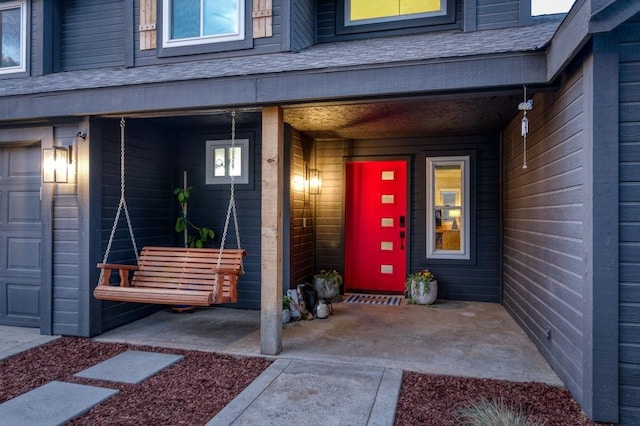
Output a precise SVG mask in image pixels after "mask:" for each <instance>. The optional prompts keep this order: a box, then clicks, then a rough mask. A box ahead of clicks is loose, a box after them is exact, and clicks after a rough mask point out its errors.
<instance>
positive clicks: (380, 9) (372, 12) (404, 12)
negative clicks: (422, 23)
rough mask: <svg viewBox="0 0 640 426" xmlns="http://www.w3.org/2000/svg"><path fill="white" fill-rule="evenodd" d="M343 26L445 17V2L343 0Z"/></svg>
mask: <svg viewBox="0 0 640 426" xmlns="http://www.w3.org/2000/svg"><path fill="white" fill-rule="evenodd" d="M344 7H345V22H344V24H345V26H351V25H366V24H377V23H383V22H390V21H399V20H407V19H418V18H432V17H438V16H445V15H447V1H446V0H344Z"/></svg>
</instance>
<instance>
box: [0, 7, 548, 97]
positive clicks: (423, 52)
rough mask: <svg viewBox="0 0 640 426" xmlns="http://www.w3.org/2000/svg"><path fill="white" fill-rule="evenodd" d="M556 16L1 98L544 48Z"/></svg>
mask: <svg viewBox="0 0 640 426" xmlns="http://www.w3.org/2000/svg"><path fill="white" fill-rule="evenodd" d="M560 22H561V16H551V17H545V18H537V19H534V25H531V26H527V27H513V28H505V29H497V30H485V31H475V32H466V33H465V32H460V31H448V32H433V33H426V34H419V35H410V36H400V37H389V38H375V39H366V40H357V41H349V42H336V43H326V44H319V45H315V46H312V47H310V48H308V49H306V50H303V51H301V52H298V53H290V52H284V53H272V54H264V55H252V56H244V57H237V58H226V59H213V60H204V61H194V62H182V63H174V64H164V65H150V66H144V67H134V68H101V69H90V70H82V71H69V72H62V73H56V74H49V75H44V76H37V77H26V78H16V79H5V80H0V96H2V97H4V96H18V95H30V94H37V93H48V92H59V91H69V90H81V89H92V88H105V87H116V86H125V85H138V84H147V83H159V82H173V81H185V80H195V79H209V78H223V77H233V76H249V75H261V74H270V73H280V72H296V71H313V70H327V69H340V68H345V67H376V66H380V65H386V64H402V63H412V62H420V61H430V60H439V59H441V60H446V59H449V58H451V59H453V58H461V57H469V56H476V55H499V54H505V53H514V52H528V51H537V50H539V49H542V48H544V47H545V46H546V45H547V44H548V43H549V41H550V40H551V38H552V37H553V35H554V33H555V31H556V30H557V28H558V26H559V25H560Z"/></svg>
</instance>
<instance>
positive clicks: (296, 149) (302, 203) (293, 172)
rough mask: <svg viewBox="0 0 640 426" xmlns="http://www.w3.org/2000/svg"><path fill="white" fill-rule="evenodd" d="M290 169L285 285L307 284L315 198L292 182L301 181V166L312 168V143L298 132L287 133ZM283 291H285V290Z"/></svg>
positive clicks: (311, 257)
mask: <svg viewBox="0 0 640 426" xmlns="http://www.w3.org/2000/svg"><path fill="white" fill-rule="evenodd" d="M290 151H291V154H290V155H291V159H290V164H291V169H290V173H289V177H290V184H289V194H290V199H289V206H290V207H289V229H290V237H289V257H290V262H289V277H290V278H289V285H290V286H291V287H294V286H296V285H297V284H302V283H304V282H310V279H311V276H312V275H313V274H314V273H315V272H316V271H314V270H313V268H314V252H313V238H314V229H315V220H314V208H315V197H316V196H315V195H310V194H309V193H308V190H307V189H306V188H299V187H298V186H299V184H298V185H296V181H297V180H300V179H304V176H305V163H306V164H307V167H312V165H313V161H312V155H311V154H312V152H311V151H312V141H310V140H307V139H306V138H305V137H304V136H303V135H302V134H301V133H300V132H298V131H295V130H292V132H291V145H290ZM285 290H286V289H285Z"/></svg>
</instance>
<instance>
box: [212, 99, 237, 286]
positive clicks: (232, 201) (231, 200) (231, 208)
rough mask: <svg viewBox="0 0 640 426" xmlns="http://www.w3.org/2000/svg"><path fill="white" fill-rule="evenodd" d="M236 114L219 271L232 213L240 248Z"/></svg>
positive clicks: (232, 115) (233, 122)
mask: <svg viewBox="0 0 640 426" xmlns="http://www.w3.org/2000/svg"><path fill="white" fill-rule="evenodd" d="M235 147H236V112H235V110H234V111H231V164H230V167H229V172H230V173H229V177H230V178H231V195H230V197H229V207H228V208H227V217H226V218H225V221H224V230H223V231H222V241H221V242H220V253H219V254H218V263H217V265H216V266H217V268H218V269H220V265H221V263H222V252H223V249H224V245H225V243H226V241H227V231H228V230H229V218H230V217H231V213H233V224H234V226H235V228H236V243H237V245H238V249H240V248H241V245H240V228H238V214H237V212H236V197H235V185H234V174H233V173H232V172H235V160H236V158H235V157H236V150H235ZM240 273H241V274H243V273H244V265H243V262H242V260H240Z"/></svg>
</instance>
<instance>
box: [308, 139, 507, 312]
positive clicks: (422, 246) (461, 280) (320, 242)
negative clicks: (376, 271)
mask: <svg viewBox="0 0 640 426" xmlns="http://www.w3.org/2000/svg"><path fill="white" fill-rule="evenodd" d="M498 147H499V144H498V138H497V136H482V137H462V138H446V139H418V138H416V139H403V140H393V141H391V140H371V141H330V142H329V141H322V142H318V143H317V145H316V161H317V163H318V168H319V169H320V170H322V177H323V182H322V194H320V195H319V196H317V197H318V198H317V205H316V208H317V214H316V222H317V227H316V262H317V269H329V268H330V269H336V270H338V271H343V270H344V263H343V259H344V239H343V232H344V216H343V212H344V200H343V192H344V170H343V168H344V165H343V164H344V157H345V156H364V157H369V156H407V155H411V156H412V162H411V163H412V164H411V177H412V180H411V183H410V185H411V188H410V200H411V204H410V211H411V214H410V218H409V219H410V220H409V223H410V226H411V232H410V241H409V247H410V260H409V265H408V269H409V270H410V271H415V270H418V269H421V268H425V267H427V268H429V269H431V270H432V271H433V272H434V273H435V275H436V277H437V278H438V284H439V285H438V293H439V297H442V298H443V299H455V300H475V301H486V302H499V301H500V294H501V287H500V197H499V191H500V167H499V165H500V161H499V151H498ZM445 150H446V151H447V152H448V153H451V152H455V151H461V152H462V151H464V152H465V154H466V153H468V152H469V151H471V150H472V151H474V152H475V153H476V164H475V170H476V173H475V176H472V177H471V179H472V180H474V184H475V188H476V193H475V194H474V195H475V198H476V203H475V204H476V212H475V213H476V222H475V223H474V224H473V225H472V226H473V229H472V234H474V235H475V241H474V240H473V239H472V245H473V246H474V247H476V248H475V250H476V252H475V254H476V262H475V263H473V262H468V263H466V264H461V263H460V262H451V263H447V262H442V261H438V262H434V261H429V260H427V259H426V257H425V256H426V255H425V252H426V225H425V224H424V220H425V219H424V218H425V216H426V215H425V208H426V202H425V196H426V195H425V194H426V192H425V191H426V181H425V177H424V176H425V168H426V166H425V157H426V156H427V155H429V154H428V153H429V152H442V151H445ZM437 155H440V154H437ZM461 155H464V154H461ZM473 243H475V244H473Z"/></svg>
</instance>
